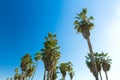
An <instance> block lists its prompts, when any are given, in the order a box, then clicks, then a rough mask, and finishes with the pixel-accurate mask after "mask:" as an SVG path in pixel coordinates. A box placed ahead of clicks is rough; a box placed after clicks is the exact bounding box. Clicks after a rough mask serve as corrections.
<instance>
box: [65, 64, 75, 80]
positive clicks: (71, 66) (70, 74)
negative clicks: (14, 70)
mask: <svg viewBox="0 0 120 80" xmlns="http://www.w3.org/2000/svg"><path fill="white" fill-rule="evenodd" d="M67 66H68V74H69V76H70V80H72V79H73V76H74V75H75V74H74V71H73V65H72V63H71V62H68V63H67Z"/></svg>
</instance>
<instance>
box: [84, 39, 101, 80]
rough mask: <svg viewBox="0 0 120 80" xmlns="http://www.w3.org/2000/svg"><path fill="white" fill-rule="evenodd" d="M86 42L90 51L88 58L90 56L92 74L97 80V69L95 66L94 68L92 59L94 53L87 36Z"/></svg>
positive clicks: (94, 64)
mask: <svg viewBox="0 0 120 80" xmlns="http://www.w3.org/2000/svg"><path fill="white" fill-rule="evenodd" d="M86 40H87V43H88V47H89V51H90V56H91V57H90V58H91V61H92V66H93V69H94V71H93V75H94V76H95V78H96V80H99V79H98V71H97V68H96V63H95V59H94V53H93V50H92V45H91V42H90V38H89V37H88V38H87V39H86Z"/></svg>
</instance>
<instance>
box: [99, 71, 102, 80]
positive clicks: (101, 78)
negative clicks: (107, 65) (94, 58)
mask: <svg viewBox="0 0 120 80" xmlns="http://www.w3.org/2000/svg"><path fill="white" fill-rule="evenodd" d="M99 74H100V79H101V80H102V74H101V71H100V72H99Z"/></svg>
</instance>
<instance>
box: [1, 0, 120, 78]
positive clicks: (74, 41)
mask: <svg viewBox="0 0 120 80" xmlns="http://www.w3.org/2000/svg"><path fill="white" fill-rule="evenodd" d="M119 4H120V1H119V0H111V1H109V0H92V1H90V0H84V1H83V0H71V1H70V0H44V1H43V0H10V1H9V0H4V1H2V0H1V1H0V80H6V78H7V77H12V76H13V75H14V69H15V68H16V67H19V64H20V58H21V57H22V56H23V55H24V54H26V53H30V54H31V55H32V56H34V54H35V53H36V52H38V51H39V50H40V49H41V48H43V42H44V37H45V36H47V33H48V32H52V33H55V34H57V39H58V44H59V45H60V46H61V48H60V51H61V58H60V60H59V62H68V61H71V62H72V63H73V65H74V70H75V77H74V79H73V80H90V79H91V80H94V77H93V75H92V74H91V73H90V71H89V69H88V68H87V67H86V64H85V55H86V54H87V53H88V52H89V50H88V46H87V42H86V41H85V40H84V39H83V37H82V36H81V34H77V33H76V31H75V30H74V25H73V22H74V20H75V18H74V17H75V16H76V14H77V13H79V12H80V11H81V10H82V8H87V9H88V16H90V15H93V16H94V18H95V20H94V21H93V22H94V23H95V27H94V29H93V30H92V31H91V37H90V38H91V43H92V46H93V50H94V52H102V51H103V52H108V53H109V55H110V58H112V60H113V61H112V67H111V70H110V71H109V72H108V76H109V80H114V79H116V80H118V79H119V75H118V74H119V71H118V69H119V66H120V63H118V62H117V61H118V59H119V56H120V55H119V53H120V51H119V48H120V37H119V35H120V32H119V30H120V23H119V21H120V10H119V8H120V5H119ZM43 71H44V66H43V63H42V62H40V63H39V67H38V69H37V72H36V75H35V78H34V80H42V78H43ZM102 73H103V72H102ZM113 74H116V75H113ZM103 76H104V73H103ZM59 78H61V75H60V74H59ZM103 78H104V79H105V77H103ZM58 80H59V79H58ZM66 80H69V78H68V76H67V78H66Z"/></svg>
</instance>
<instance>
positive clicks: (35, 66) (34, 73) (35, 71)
mask: <svg viewBox="0 0 120 80" xmlns="http://www.w3.org/2000/svg"><path fill="white" fill-rule="evenodd" d="M37 66H38V61H37V62H36V66H35V70H34V72H33V76H32V78H31V80H33V78H34V76H35V72H36V69H37Z"/></svg>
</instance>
